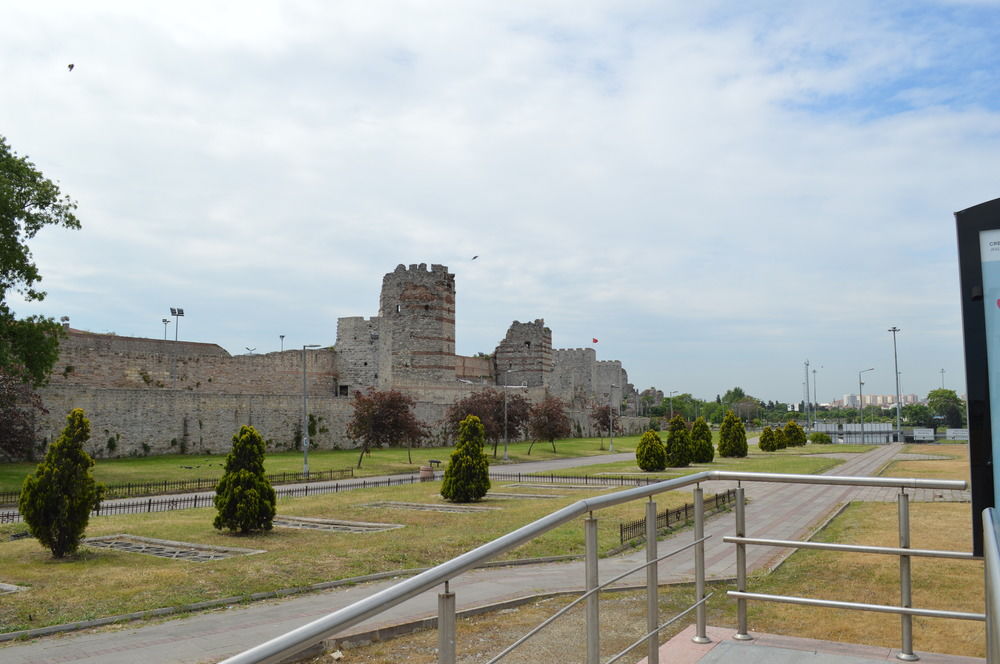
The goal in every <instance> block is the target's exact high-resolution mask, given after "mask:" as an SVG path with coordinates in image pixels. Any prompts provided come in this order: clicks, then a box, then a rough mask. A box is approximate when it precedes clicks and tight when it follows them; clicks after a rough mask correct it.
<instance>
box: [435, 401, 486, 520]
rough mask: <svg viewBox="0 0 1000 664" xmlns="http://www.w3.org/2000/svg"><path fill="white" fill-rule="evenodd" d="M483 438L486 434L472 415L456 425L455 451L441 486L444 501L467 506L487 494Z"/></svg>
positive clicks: (477, 419) (480, 423) (481, 425)
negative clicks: (466, 504)
mask: <svg viewBox="0 0 1000 664" xmlns="http://www.w3.org/2000/svg"><path fill="white" fill-rule="evenodd" d="M485 437H486V430H485V429H484V428H483V424H482V422H480V421H479V418H478V417H476V416H475V415H469V416H468V417H466V418H465V419H464V420H462V421H461V422H460V423H459V425H458V439H457V441H456V442H455V451H454V452H452V453H451V460H450V461H449V462H448V467H447V468H445V471H444V479H443V480H442V482H441V496H442V497H443V498H444V499H445V500H450V501H452V502H456V503H471V502H475V501H477V500H479V499H480V498H482V497H483V496H485V495H486V492H487V491H489V490H490V466H489V461H487V459H486V455H485V454H484V453H483V440H484V439H485Z"/></svg>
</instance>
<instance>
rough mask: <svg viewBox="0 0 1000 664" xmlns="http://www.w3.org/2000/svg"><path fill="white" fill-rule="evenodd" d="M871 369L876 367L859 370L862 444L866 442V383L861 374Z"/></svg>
mask: <svg viewBox="0 0 1000 664" xmlns="http://www.w3.org/2000/svg"><path fill="white" fill-rule="evenodd" d="M869 371H875V368H874V367H872V368H871V369H862V370H861V371H859V372H858V407H859V408H860V410H859V411H858V412H859V413H860V414H861V417H860V418H858V419H859V420H860V421H861V444H862V445H864V444H865V397H864V385H865V384H864V383H862V382H861V374H863V373H867V372H869Z"/></svg>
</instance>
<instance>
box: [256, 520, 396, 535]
mask: <svg viewBox="0 0 1000 664" xmlns="http://www.w3.org/2000/svg"><path fill="white" fill-rule="evenodd" d="M274 525H275V526H277V527H279V528H297V529H299V530H324V531H330V532H337V533H380V532H382V531H385V530H394V529H396V528H404V527H405V526H403V525H402V524H400V523H368V522H365V521H343V520H341V519H318V518H313V517H305V516H276V517H274Z"/></svg>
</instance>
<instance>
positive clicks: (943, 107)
mask: <svg viewBox="0 0 1000 664" xmlns="http://www.w3.org/2000/svg"><path fill="white" fill-rule="evenodd" d="M998 35H1000V6H998V4H997V3H996V2H987V1H980V2H975V1H969V2H919V1H907V2H883V1H880V2H852V1H850V0H841V1H838V2H829V3H778V2H753V3H734V2H712V1H699V2H684V3H681V2H663V1H662V0H659V1H653V2H641V1H637V2H629V3H611V2H606V3H597V2H586V1H581V0H572V1H565V2H547V1H539V0H533V1H532V2H530V3H529V2H498V1H495V2H490V3H485V2H472V1H468V0H461V1H455V2H438V1H430V2H427V1H421V2H403V1H398V0H396V1H393V2H378V1H373V0H364V1H361V2H350V1H340V2H335V3H331V2H297V1H296V2H291V1H282V2H268V3H264V2H254V1H246V0H243V1H241V2H210V3H209V2H184V1H174V2H169V3H147V2H131V1H125V2H102V1H100V0H95V1H92V2H86V3H82V2H22V3H13V2H8V3H4V5H3V7H2V10H0V80H2V81H3V83H2V86H0V95H2V97H0V135H3V136H5V137H6V138H7V141H8V143H9V144H10V145H11V146H12V147H13V148H14V149H15V150H16V151H17V152H18V153H19V154H22V155H27V156H28V157H29V158H30V159H31V160H32V161H33V162H34V163H35V164H36V165H37V166H38V167H39V168H40V169H41V170H42V171H43V172H44V173H45V174H46V175H47V176H49V177H51V178H52V179H54V180H58V181H59V183H60V185H61V187H62V189H63V191H64V192H65V193H67V194H69V195H70V196H72V197H73V198H74V199H76V200H77V201H78V203H79V210H78V216H79V218H80V221H81V223H82V224H83V228H82V230H79V231H67V230H63V229H47V230H46V231H44V232H43V233H42V234H41V235H40V236H39V237H38V238H36V240H35V241H34V242H33V243H32V249H33V251H34V255H35V258H36V260H37V262H38V264H39V267H40V269H41V270H42V274H43V275H44V281H43V283H42V286H43V288H45V289H46V290H47V292H48V298H47V299H46V300H45V301H44V302H42V303H40V304H37V305H31V306H28V305H25V304H23V303H20V302H16V301H15V302H14V303H13V305H14V309H15V311H16V312H17V313H19V314H29V313H43V314H45V315H50V316H55V317H58V316H62V315H68V316H69V317H70V318H71V324H72V326H73V327H75V328H79V329H84V330H90V331H93V332H115V333H117V334H120V335H132V336H148V337H160V338H162V336H163V332H164V328H163V325H162V324H161V322H160V321H161V319H162V318H164V317H168V318H169V311H168V310H169V307H171V306H175V307H178V306H179V307H183V308H184V309H185V312H186V316H185V317H184V318H183V319H181V321H180V330H179V333H180V338H181V339H185V340H191V341H203V342H213V343H218V344H220V345H222V346H223V347H225V348H226V349H227V350H229V351H230V352H231V353H234V354H237V353H244V352H246V348H247V347H250V348H255V349H256V352H258V353H262V352H269V351H275V350H277V349H278V347H279V335H281V334H284V335H285V341H284V343H285V348H292V347H296V346H301V344H304V343H310V344H311V343H321V344H332V343H334V342H335V340H336V322H337V318H338V317H340V316H356V315H363V316H372V315H374V314H376V313H377V309H378V294H379V289H380V287H381V281H382V276H383V275H384V274H385V273H386V272H390V271H392V270H393V269H394V268H395V266H396V265H397V264H398V263H406V264H410V263H428V264H430V263H443V264H445V265H447V266H448V267H449V268H450V269H451V271H452V272H454V273H455V277H456V288H457V332H456V337H457V338H456V350H457V352H458V353H460V354H467V355H470V354H474V353H476V352H477V351H483V352H492V350H493V348H494V347H495V346H496V344H497V342H498V341H499V340H500V339H502V338H503V336H504V334H505V332H506V329H507V327H508V326H509V324H510V323H511V321H512V320H515V319H516V320H521V321H528V320H534V319H536V318H544V319H545V322H546V324H547V325H548V326H549V327H551V329H552V340H553V344H554V345H555V346H556V347H561V348H567V347H568V348H573V347H584V346H593V344H592V343H591V339H592V338H593V337H596V338H598V339H599V340H600V341H599V343H598V344H597V345H596V349H597V353H598V357H599V358H600V359H621V360H622V361H623V362H624V363H625V366H626V369H627V370H628V372H629V375H630V379H631V381H632V382H633V383H634V384H636V386H637V387H639V388H640V389H641V388H644V387H649V386H656V387H658V388H660V389H662V390H664V391H671V390H678V391H681V392H692V393H693V394H695V395H696V396H699V397H702V398H714V397H715V395H716V394H717V393H722V392H725V390H726V389H728V388H730V387H733V386H735V385H739V386H741V387H743V388H744V389H745V390H746V391H747V392H748V393H750V394H752V395H754V396H758V397H761V398H763V399H765V400H767V399H775V400H782V401H798V400H799V399H801V398H802V396H803V388H802V383H803V380H804V367H803V362H804V361H805V360H806V359H809V360H810V361H811V362H812V367H813V368H816V369H818V372H817V374H816V382H817V387H818V393H819V397H820V400H821V401H829V400H831V399H833V398H838V397H840V396H841V395H843V394H844V393H848V392H854V393H856V392H857V389H858V383H857V377H858V371H859V370H860V369H867V368H869V367H874V368H875V371H874V372H871V373H868V374H866V377H865V392H866V393H891V392H894V391H895V386H894V384H893V364H892V362H893V349H892V335H891V334H890V333H889V332H887V330H888V328H890V327H892V326H893V325H896V326H898V327H900V328H901V329H902V332H900V333H899V336H898V345H899V370H900V371H901V382H902V390H903V392H905V393H909V392H915V393H918V394H920V395H921V396H923V395H925V394H926V393H927V391H928V390H930V389H933V388H935V387H940V385H941V381H942V374H941V369H944V370H945V373H944V375H943V378H944V384H945V385H946V386H947V387H950V388H953V389H955V390H957V391H958V392H959V393H960V394H961V393H964V392H965V384H964V369H963V359H962V352H963V351H962V335H961V305H960V300H959V293H958V270H957V251H956V241H955V224H954V217H953V213H954V212H955V211H957V210H961V209H964V208H967V207H970V206H972V205H975V204H978V203H981V202H983V201H986V200H990V199H993V198H996V197H998V196H1000V168H998V166H1000V62H998V52H1000V51H998V48H997V43H998V41H997V40H998ZM70 63H73V64H74V65H75V67H74V69H73V71H68V68H67V65H68V64H70ZM475 255H478V256H479V258H478V259H477V260H475V261H472V260H471V258H472V257H473V256H475ZM168 335H169V337H170V338H171V339H172V338H173V337H174V330H173V324H171V325H170V327H169V330H168Z"/></svg>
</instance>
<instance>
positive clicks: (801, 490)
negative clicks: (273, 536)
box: [0, 444, 901, 664]
mask: <svg viewBox="0 0 1000 664" xmlns="http://www.w3.org/2000/svg"><path fill="white" fill-rule="evenodd" d="M900 449H901V445H898V444H894V445H887V446H884V447H879V448H876V449H875V450H872V451H871V452H867V453H863V454H857V455H853V458H851V459H849V460H848V461H847V462H846V463H844V464H842V465H841V466H838V467H837V468H836V469H835V470H834V472H831V473H830V474H836V475H861V476H863V475H872V474H875V473H877V472H878V470H879V469H880V468H882V467H883V466H884V465H885V464H886V463H888V461H889V460H891V459H892V457H893V456H894V455H895V454H896V453H897V452H898V451H899V450H900ZM599 458H600V459H601V460H602V461H603V460H606V459H607V458H608V457H599ZM745 487H746V491H747V496H748V497H749V498H750V499H751V501H750V503H749V504H748V506H747V525H748V528H747V531H748V533H747V534H748V535H749V536H751V537H754V536H756V537H761V536H766V537H771V538H781V539H798V538H804V537H806V536H808V535H809V534H810V533H811V532H812V531H813V530H815V528H817V527H818V526H820V525H822V524H823V523H825V521H826V520H827V519H828V518H830V516H831V515H832V514H834V513H835V512H836V510H837V509H838V508H839V507H840V505H842V504H843V503H844V502H847V501H849V500H851V499H852V498H853V496H854V495H855V494H856V493H857V490H856V489H854V488H852V487H827V486H816V485H794V484H764V483H745ZM704 488H705V489H706V491H707V492H715V491H719V490H722V489H723V488H725V483H721V482H710V483H706V486H705V487H704ZM733 525H734V524H733V515H732V514H724V515H721V516H719V517H716V518H712V519H710V520H708V522H707V523H706V528H705V530H706V535H710V536H711V539H710V540H708V542H706V551H705V559H706V573H707V576H708V577H709V578H714V579H721V578H732V577H734V576H735V574H736V567H735V551H734V547H733V546H732V545H728V544H725V543H723V542H722V536H723V534H730V533H732V532H733ZM691 537H692V535H691V532H690V531H688V532H681V533H679V534H678V535H676V536H675V537H672V538H668V539H667V540H666V541H664V542H663V543H661V545H660V549H661V551H662V552H666V551H668V550H669V549H670V548H671V547H673V546H678V545H681V544H686V543H688V542H690V540H691ZM789 553H790V551H783V550H776V549H771V548H768V547H749V548H748V551H747V561H748V565H749V566H750V568H751V569H753V570H756V569H762V568H771V567H773V566H774V565H776V564H777V562H778V561H780V559H782V558H783V557H784V556H787V555H788V554H789ZM644 560H645V553H644V551H641V550H640V551H636V552H632V553H629V554H627V555H623V556H616V557H613V558H608V559H603V560H601V562H600V575H601V578H602V579H607V578H610V577H612V576H615V575H617V574H620V573H622V572H624V571H625V570H626V569H628V568H629V567H633V566H635V565H637V564H639V563H641V562H644ZM693 570H694V563H693V559H692V558H691V556H688V555H686V554H682V555H680V556H678V557H677V559H669V560H667V561H664V562H663V563H661V570H660V579H661V582H668V581H690V580H691V579H692V574H693ZM643 578H644V574H643V573H642V572H638V573H637V574H636V575H635V576H634V577H631V578H626V579H624V580H623V582H622V584H623V585H638V584H640V583H642V580H643ZM583 582H584V574H583V563H582V562H580V561H573V562H567V563H548V564H539V565H526V566H520V567H505V568H490V569H480V570H474V571H472V572H469V573H466V574H463V575H461V576H460V577H458V578H456V579H454V580H453V581H452V583H451V588H452V591H453V592H455V593H456V595H457V601H458V608H459V610H462V609H467V608H471V607H477V606H483V605H488V604H494V603H497V602H502V601H505V600H512V599H515V598H518V597H524V596H530V595H535V594H539V593H548V592H555V591H560V590H576V589H580V588H581V587H582V586H583ZM392 583H394V582H393V581H386V582H378V583H370V584H365V585H361V586H354V587H349V588H343V589H336V590H331V591H326V592H320V593H315V594H310V595H303V596H296V597H294V598H290V599H286V600H281V601H267V602H260V603H256V604H252V605H245V606H238V607H232V608H229V609H227V610H218V611H212V612H208V613H200V614H195V615H191V616H189V617H187V618H184V619H179V620H170V621H167V622H163V623H159V624H149V623H143V624H141V625H139V626H134V625H128V626H125V627H123V628H119V629H117V630H116V631H102V632H95V633H74V634H68V635H64V636H60V637H50V638H45V639H37V640H35V641H33V642H30V643H26V644H16V645H9V646H6V647H3V648H0V660H2V661H3V662H4V663H5V664H29V663H30V664H42V663H50V662H80V663H94V664H96V663H98V662H101V663H105V664H131V663H133V662H137V661H141V662H143V663H144V664H168V663H186V664H190V663H192V662H215V661H218V660H220V659H223V658H224V657H227V656H230V655H233V654H235V653H237V652H240V651H242V650H245V649H246V648H248V647H251V646H253V645H256V644H258V643H261V642H263V641H265V640H267V639H270V638H272V637H274V636H277V635H279V634H282V633H284V632H287V631H290V630H292V629H294V628H296V627H299V626H301V625H303V624H305V623H307V622H310V621H312V620H315V619H317V618H320V617H322V616H324V615H326V614H328V613H330V612H332V611H335V610H337V609H339V608H342V607H344V606H347V605H349V604H351V603H353V602H354V601H357V600H358V599H360V598H363V597H366V596H369V595H371V594H373V593H375V592H377V591H379V590H382V589H384V588H386V587H389V586H390V585H392ZM436 603H437V598H436V591H435V592H428V593H425V594H423V595H421V596H418V597H415V598H413V599H411V600H409V601H407V602H404V603H403V604H400V605H399V606H396V607H394V608H392V609H390V610H388V611H386V612H385V613H383V614H382V615H380V616H378V618H377V619H372V620H369V621H367V622H365V623H362V624H360V625H358V626H356V627H354V628H352V629H351V630H349V631H348V633H362V632H367V631H370V630H373V629H378V628H384V627H387V626H390V625H394V624H398V623H402V622H408V621H411V620H415V619H419V618H425V617H430V616H433V615H435V613H436V605H437V604H436Z"/></svg>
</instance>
